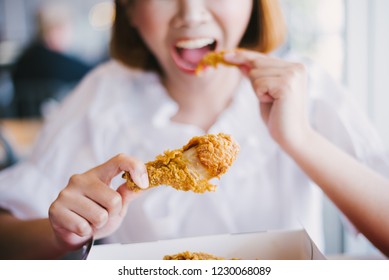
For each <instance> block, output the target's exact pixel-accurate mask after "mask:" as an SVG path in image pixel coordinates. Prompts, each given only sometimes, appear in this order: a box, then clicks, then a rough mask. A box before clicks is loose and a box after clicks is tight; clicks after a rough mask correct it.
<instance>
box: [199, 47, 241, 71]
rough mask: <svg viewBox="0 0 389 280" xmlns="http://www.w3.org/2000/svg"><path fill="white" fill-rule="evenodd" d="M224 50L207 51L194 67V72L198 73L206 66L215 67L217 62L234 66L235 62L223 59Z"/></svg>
mask: <svg viewBox="0 0 389 280" xmlns="http://www.w3.org/2000/svg"><path fill="white" fill-rule="evenodd" d="M225 53H226V51H218V52H209V53H207V54H206V55H204V57H203V58H202V59H201V60H200V62H199V64H198V65H197V67H196V70H195V73H196V75H200V73H201V72H202V71H203V70H204V69H205V68H207V66H212V67H214V68H216V67H217V66H218V64H223V65H227V66H236V65H235V64H232V63H229V62H227V61H225V60H224V55H225Z"/></svg>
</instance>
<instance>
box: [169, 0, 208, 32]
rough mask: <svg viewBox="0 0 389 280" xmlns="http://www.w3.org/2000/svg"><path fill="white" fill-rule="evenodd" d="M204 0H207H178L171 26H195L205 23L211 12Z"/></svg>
mask: <svg viewBox="0 0 389 280" xmlns="http://www.w3.org/2000/svg"><path fill="white" fill-rule="evenodd" d="M205 1H207V0H178V2H179V7H178V10H177V14H176V16H175V17H174V22H173V26H174V27H176V28H180V27H195V26H198V25H201V24H203V23H206V22H207V21H208V20H209V19H210V18H211V14H210V12H209V10H208V8H207V5H206V3H205Z"/></svg>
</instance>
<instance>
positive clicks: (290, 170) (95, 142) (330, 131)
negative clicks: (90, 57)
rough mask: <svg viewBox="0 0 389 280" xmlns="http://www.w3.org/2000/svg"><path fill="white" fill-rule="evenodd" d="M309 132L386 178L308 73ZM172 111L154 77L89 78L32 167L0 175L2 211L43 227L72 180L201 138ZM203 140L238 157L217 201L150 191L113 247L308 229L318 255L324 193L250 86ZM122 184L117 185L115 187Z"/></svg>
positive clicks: (43, 139)
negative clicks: (216, 137)
mask: <svg viewBox="0 0 389 280" xmlns="http://www.w3.org/2000/svg"><path fill="white" fill-rule="evenodd" d="M309 73H310V88H309V96H310V105H309V113H310V118H311V122H312V125H313V126H314V127H315V129H317V130H318V131H319V132H320V133H321V134H323V135H324V136H325V137H327V138H328V139H330V140H331V141H333V142H334V143H336V144H337V145H338V146H340V147H341V148H342V149H344V150H346V151H347V152H349V153H350V154H352V155H354V156H355V157H357V158H358V159H360V160H361V161H363V162H365V163H367V164H368V165H370V166H372V167H373V168H375V169H376V170H379V171H380V172H382V173H383V174H389V160H388V157H387V154H386V151H385V149H384V147H383V146H382V145H381V142H380V140H379V137H378V136H377V134H376V132H375V131H374V130H373V129H372V127H371V125H370V124H369V122H368V120H367V119H366V118H365V117H364V115H363V114H361V111H360V109H359V108H357V106H356V104H355V102H354V101H353V100H352V99H351V98H350V97H349V96H348V95H347V94H346V92H344V91H343V90H342V89H341V88H340V87H339V86H338V85H337V84H336V83H334V82H333V80H332V79H330V78H329V77H328V76H326V75H325V74H324V73H323V72H322V71H321V70H320V69H319V68H317V67H315V66H312V65H309ZM176 112H177V104H176V103H175V102H174V101H173V100H172V99H171V98H170V97H169V95H168V94H167V93H166V91H165V88H164V87H163V86H162V85H161V82H160V80H159V78H158V76H157V75H156V74H154V73H144V72H140V71H135V70H131V69H129V68H127V67H125V66H123V65H121V64H120V63H118V62H116V61H110V62H108V63H106V64H104V65H102V66H100V67H98V68H97V69H96V70H94V71H93V72H92V73H90V74H89V75H88V76H87V77H86V78H85V79H84V81H83V82H82V83H81V84H80V85H79V86H78V87H77V88H76V90H75V91H74V92H73V93H72V94H71V95H70V96H69V97H68V98H67V99H66V100H65V102H64V103H63V104H62V106H61V107H60V109H59V111H58V112H57V113H56V114H55V115H54V116H52V117H51V118H50V120H48V121H47V123H46V124H45V126H44V128H43V130H42V133H41V135H40V137H39V139H38V141H37V144H36V146H35V148H34V150H33V153H32V155H31V157H30V158H29V159H28V160H25V161H23V162H21V163H20V164H17V165H16V166H14V167H11V168H9V169H7V170H5V171H3V172H2V173H1V174H0V208H4V209H8V210H9V211H11V212H12V213H13V214H14V215H16V216H17V217H19V218H22V219H32V218H38V217H47V211H48V208H49V206H50V204H51V203H52V201H53V200H54V199H55V198H56V196H57V195H58V193H59V191H60V190H61V189H62V188H64V187H65V186H66V184H67V182H68V180H69V177H70V176H71V175H72V174H75V173H82V172H84V171H86V170H88V169H90V168H92V167H95V166H96V165H98V164H101V163H103V162H105V161H106V160H108V159H110V158H111V157H113V156H114V155H116V154H118V153H126V154H129V155H132V156H135V157H137V158H139V159H140V160H142V161H145V162H146V161H150V160H153V159H154V157H155V156H156V155H157V154H160V153H161V152H163V151H164V150H166V149H174V148H179V147H181V146H182V145H184V144H185V143H186V142H187V141H188V140H189V139H190V138H191V137H193V136H195V135H201V134H204V131H202V130H200V129H199V128H197V127H194V126H191V125H186V124H180V123H175V122H173V121H171V117H172V116H173V115H174V114H175V113H176ZM208 132H209V133H218V132H224V133H228V134H231V135H232V136H233V137H234V138H235V139H236V140H237V141H238V143H239V144H240V146H241V151H240V153H239V156H238V159H237V160H236V161H235V163H234V164H233V166H232V167H231V169H230V170H229V171H228V172H227V174H225V175H223V176H222V178H221V180H220V181H216V183H217V185H218V187H217V190H216V192H213V193H206V194H201V195H200V194H195V193H191V192H178V191H176V190H174V189H172V188H170V187H160V188H154V189H151V190H148V191H146V192H144V194H143V195H142V196H141V197H139V198H138V199H136V200H135V201H133V202H132V203H131V204H130V206H129V209H128V214H127V217H126V218H125V220H124V222H123V224H122V226H121V227H120V229H119V230H118V231H117V232H115V233H114V234H113V235H112V236H111V237H110V238H109V241H110V242H123V243H130V242H141V241H152V240H158V239H167V238H178V237H187V236H196V235H208V234H219V233H237V232H252V231H261V230H269V229H285V228H290V227H296V226H300V227H301V226H302V227H305V228H306V229H307V230H308V232H309V234H310V235H311V237H312V238H313V240H314V241H315V242H316V243H317V244H318V246H319V247H322V245H323V243H322V242H323V228H322V215H321V210H322V204H321V202H322V201H321V198H322V197H321V191H320V189H319V188H318V187H317V186H315V185H314V184H313V183H312V182H311V181H310V179H309V178H307V176H306V175H305V174H304V173H303V172H302V171H301V170H300V168H299V167H298V166H297V165H296V164H295V163H294V161H293V160H291V158H289V156H288V155H287V154H285V153H284V152H283V151H282V150H281V149H280V148H279V147H278V145H277V144H276V143H275V142H274V141H273V140H272V139H271V137H270V136H269V134H268V131H267V129H266V127H265V126H264V124H263V122H262V120H261V118H260V114H259V108H258V101H257V99H256V97H255V95H254V93H253V90H252V88H251V85H250V83H249V82H248V81H246V80H245V81H243V82H242V83H241V85H240V87H239V90H237V92H236V95H235V97H234V100H233V102H232V105H231V106H230V107H229V108H227V109H226V110H225V111H224V112H223V114H222V115H221V116H220V117H219V118H218V120H217V121H216V123H215V124H214V125H213V126H212V128H211V129H210V131H208ZM122 182H123V179H122V178H121V177H120V175H119V176H117V177H116V178H115V179H114V180H113V182H112V187H113V188H115V187H117V186H119V185H120V184H121V183H122Z"/></svg>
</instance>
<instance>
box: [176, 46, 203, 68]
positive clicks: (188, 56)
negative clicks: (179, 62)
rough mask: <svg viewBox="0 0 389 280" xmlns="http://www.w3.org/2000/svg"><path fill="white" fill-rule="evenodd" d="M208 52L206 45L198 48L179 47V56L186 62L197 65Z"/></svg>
mask: <svg viewBox="0 0 389 280" xmlns="http://www.w3.org/2000/svg"><path fill="white" fill-rule="evenodd" d="M208 52H209V48H208V47H203V48H199V49H181V50H180V56H181V58H182V59H183V60H185V61H186V62H188V63H190V64H194V65H197V64H198V63H199V62H200V60H201V59H202V58H203V56H204V55H206V54H207V53H208Z"/></svg>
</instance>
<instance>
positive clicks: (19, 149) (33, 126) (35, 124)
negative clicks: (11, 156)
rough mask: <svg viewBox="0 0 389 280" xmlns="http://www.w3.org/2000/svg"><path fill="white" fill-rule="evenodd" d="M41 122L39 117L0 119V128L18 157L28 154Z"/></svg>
mask: <svg viewBox="0 0 389 280" xmlns="http://www.w3.org/2000/svg"><path fill="white" fill-rule="evenodd" d="M42 124H43V121H42V120H41V119H0V129H1V131H2V133H3V135H4V136H5V138H6V139H7V140H8V141H9V143H10V145H11V146H12V148H13V150H14V152H15V153H16V155H17V156H18V157H19V158H24V157H26V156H28V155H29V154H30V152H31V148H32V146H33V145H34V143H35V141H36V139H37V136H38V134H39V131H40V130H41V128H42Z"/></svg>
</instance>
